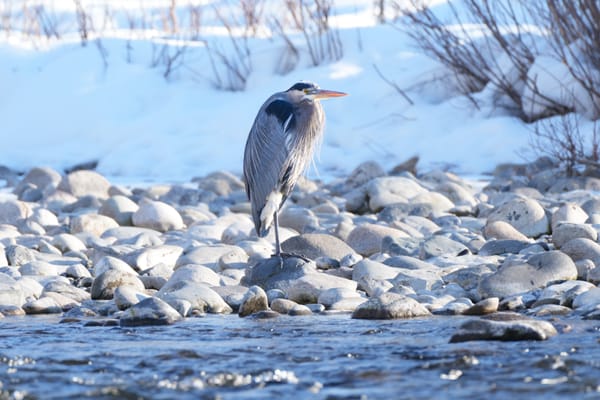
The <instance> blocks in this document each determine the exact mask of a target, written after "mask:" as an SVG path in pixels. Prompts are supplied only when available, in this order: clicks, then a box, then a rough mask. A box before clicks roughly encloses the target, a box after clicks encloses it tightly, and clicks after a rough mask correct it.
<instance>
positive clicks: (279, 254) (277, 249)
mask: <svg viewBox="0 0 600 400" xmlns="http://www.w3.org/2000/svg"><path fill="white" fill-rule="evenodd" d="M273 224H274V225H275V257H279V260H280V263H281V267H282V268H283V259H284V258H286V257H296V258H300V259H302V260H304V261H306V262H310V260H309V259H308V258H306V257H304V256H301V255H298V254H293V253H282V252H281V244H280V242H279V219H278V217H277V211H275V213H274V214H273Z"/></svg>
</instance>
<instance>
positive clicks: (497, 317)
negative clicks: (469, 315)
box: [450, 312, 557, 343]
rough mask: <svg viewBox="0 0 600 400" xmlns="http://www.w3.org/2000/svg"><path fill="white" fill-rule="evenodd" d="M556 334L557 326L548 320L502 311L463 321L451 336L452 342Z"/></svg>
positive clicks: (525, 338) (521, 338)
mask: <svg viewBox="0 0 600 400" xmlns="http://www.w3.org/2000/svg"><path fill="white" fill-rule="evenodd" d="M556 334H557V331H556V328H554V326H553V325H552V324H551V323H550V322H548V321H543V320H538V319H533V318H530V317H526V316H523V315H521V314H516V313H506V312H502V313H496V314H491V315H490V316H487V317H482V318H481V319H474V320H470V321H467V322H465V323H463V324H462V325H461V326H460V328H459V329H458V331H457V332H455V333H454V335H452V337H451V338H450V343H458V342H467V341H471V340H501V341H516V340H546V339H548V338H550V337H552V336H555V335H556Z"/></svg>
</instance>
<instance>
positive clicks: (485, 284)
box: [478, 250, 577, 298]
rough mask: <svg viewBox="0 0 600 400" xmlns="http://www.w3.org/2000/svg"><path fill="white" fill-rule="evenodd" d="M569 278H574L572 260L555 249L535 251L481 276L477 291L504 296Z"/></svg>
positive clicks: (487, 295)
mask: <svg viewBox="0 0 600 400" xmlns="http://www.w3.org/2000/svg"><path fill="white" fill-rule="evenodd" d="M569 279H577V267H576V266H575V263H574V262H573V260H572V259H571V258H570V257H569V256H567V255H566V254H564V253H562V252H560V251H557V250H554V251H548V252H544V253H539V254H535V255H533V256H531V257H530V258H529V259H528V260H527V262H523V263H515V264H508V265H502V266H501V267H500V268H499V269H498V271H497V272H495V273H493V274H490V275H487V276H485V277H484V278H483V279H482V280H481V282H480V283H479V288H478V291H479V294H480V295H481V297H482V298H486V297H500V298H504V297H508V296H511V295H514V294H518V293H524V292H528V291H530V290H533V289H537V288H544V287H546V286H547V285H549V284H551V283H554V282H557V281H563V280H569Z"/></svg>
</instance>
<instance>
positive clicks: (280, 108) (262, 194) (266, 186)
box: [244, 100, 295, 231]
mask: <svg viewBox="0 0 600 400" xmlns="http://www.w3.org/2000/svg"><path fill="white" fill-rule="evenodd" d="M294 124H295V119H294V113H293V107H292V105H291V104H290V103H288V102H287V101H285V100H273V101H271V102H268V103H266V104H265V106H264V107H263V108H262V109H261V111H260V112H259V113H258V115H257V117H256V120H255V121H254V125H253V126H252V129H251V130H250V134H249V135H248V141H247V142H246V150H245V152H244V176H245V178H246V192H247V193H248V197H249V199H250V201H251V203H252V217H253V219H254V223H255V225H256V228H257V231H260V230H261V229H260V213H261V211H262V209H263V207H264V206H265V202H266V199H267V197H268V196H269V194H270V193H271V192H273V191H280V190H281V189H282V185H286V182H285V177H286V175H287V173H286V169H288V168H289V166H287V164H289V163H288V159H289V153H290V149H289V146H290V145H291V141H290V139H289V132H290V129H291V128H292V127H293V126H294ZM285 196H287V192H286V193H284V199H285Z"/></svg>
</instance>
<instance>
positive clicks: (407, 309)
mask: <svg viewBox="0 0 600 400" xmlns="http://www.w3.org/2000/svg"><path fill="white" fill-rule="evenodd" d="M428 315H431V313H430V312H429V311H428V310H427V308H425V306H423V305H422V304H420V303H419V302H417V301H416V300H414V299H412V298H410V297H406V296H403V295H400V294H397V293H384V294H382V295H380V296H378V297H372V298H370V299H369V300H367V301H366V302H364V303H362V304H361V305H359V306H358V307H357V308H356V309H355V310H354V312H353V313H352V318H355V319H399V318H413V317H423V316H428Z"/></svg>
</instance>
